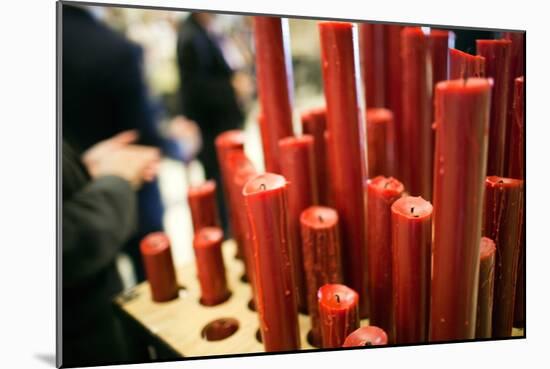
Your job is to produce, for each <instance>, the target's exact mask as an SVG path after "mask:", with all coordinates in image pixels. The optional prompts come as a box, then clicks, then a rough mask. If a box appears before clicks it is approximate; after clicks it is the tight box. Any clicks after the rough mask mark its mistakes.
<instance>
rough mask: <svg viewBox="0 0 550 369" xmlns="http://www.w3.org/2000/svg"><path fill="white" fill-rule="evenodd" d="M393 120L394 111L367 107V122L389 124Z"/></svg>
mask: <svg viewBox="0 0 550 369" xmlns="http://www.w3.org/2000/svg"><path fill="white" fill-rule="evenodd" d="M392 120H393V113H392V111H391V110H389V109H385V108H370V109H367V124H388V123H390V122H391V121H392Z"/></svg>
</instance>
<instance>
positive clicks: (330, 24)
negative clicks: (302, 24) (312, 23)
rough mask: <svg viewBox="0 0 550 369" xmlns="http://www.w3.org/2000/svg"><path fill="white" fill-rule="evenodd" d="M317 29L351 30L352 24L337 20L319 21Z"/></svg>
mask: <svg viewBox="0 0 550 369" xmlns="http://www.w3.org/2000/svg"><path fill="white" fill-rule="evenodd" d="M318 24H319V29H321V30H323V29H331V28H332V29H334V30H338V29H340V30H351V29H352V28H353V24H352V23H350V22H338V21H321V22H319V23H318Z"/></svg>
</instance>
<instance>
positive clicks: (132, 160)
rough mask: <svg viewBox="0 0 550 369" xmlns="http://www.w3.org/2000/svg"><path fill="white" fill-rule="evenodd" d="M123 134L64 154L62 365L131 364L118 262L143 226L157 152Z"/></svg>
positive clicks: (65, 150)
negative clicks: (118, 304)
mask: <svg viewBox="0 0 550 369" xmlns="http://www.w3.org/2000/svg"><path fill="white" fill-rule="evenodd" d="M136 139H137V133H136V132H135V131H126V132H122V133H120V134H118V135H116V136H114V137H112V138H110V139H107V140H104V141H102V142H100V143H98V144H96V145H94V146H92V147H91V148H89V149H88V150H87V151H85V152H84V154H83V155H82V156H81V155H79V154H78V153H77V152H76V151H75V150H74V149H73V148H72V147H71V146H70V144H68V143H67V142H66V141H65V140H63V144H62V145H63V148H62V163H63V166H62V181H63V182H62V186H63V188H62V209H63V210H62V228H63V231H62V232H63V238H62V252H63V254H62V263H61V268H62V269H61V270H62V277H63V280H62V286H63V292H62V326H63V331H62V342H63V365H64V366H81V365H98V364H102V363H115V362H122V361H127V360H129V359H130V356H129V351H128V347H127V346H126V341H125V339H124V336H123V333H122V331H121V327H120V323H119V321H118V319H117V317H116V316H115V314H114V311H113V307H112V298H113V297H114V296H115V295H116V294H118V293H119V292H121V291H122V282H121V279H120V276H119V274H118V270H117V268H116V257H117V254H118V253H119V252H120V251H121V249H122V247H123V245H124V244H125V242H126V241H127V240H128V239H129V238H130V237H131V235H132V233H133V232H134V231H135V227H136V225H137V198H136V194H135V191H136V190H137V189H139V188H140V186H141V185H142V184H143V183H146V182H151V181H152V180H153V179H154V178H155V176H156V171H157V167H158V161H159V159H160V155H159V151H158V149H156V148H152V147H147V146H141V145H133V144H132V143H133V142H134V141H136Z"/></svg>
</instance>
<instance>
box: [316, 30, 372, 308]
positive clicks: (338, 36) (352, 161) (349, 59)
mask: <svg viewBox="0 0 550 369" xmlns="http://www.w3.org/2000/svg"><path fill="white" fill-rule="evenodd" d="M354 29H355V26H354V25H352V24H351V23H344V22H320V23H319V33H320V40H321V54H322V71H323V82H324V90H325V100H326V103H327V124H328V130H329V132H330V137H329V141H328V142H329V145H328V155H329V157H330V159H329V160H330V164H331V167H330V177H331V186H330V187H331V191H332V197H333V201H334V204H333V206H334V208H335V209H336V210H337V211H338V216H339V217H340V225H341V231H342V246H343V249H342V261H343V271H344V281H345V283H346V284H347V285H349V286H350V287H351V288H353V289H354V290H356V291H357V293H358V294H359V295H361V296H365V295H366V293H367V278H366V277H367V273H366V269H365V264H366V252H365V248H366V232H365V228H366V219H365V218H366V214H365V213H366V206H365V205H366V202H365V199H364V189H363V185H364V184H366V180H367V177H368V172H367V151H366V150H367V148H366V131H365V125H364V123H363V122H362V120H363V118H364V117H363V116H362V113H361V112H360V109H359V106H360V103H359V95H360V94H359V82H360V81H359V75H358V71H357V68H358V67H359V66H358V65H356V62H355V59H356V56H357V50H356V46H355V44H354V37H355V36H354V34H356V32H355V31H354ZM366 302H367V299H366V296H365V298H362V299H361V302H360V304H361V306H360V308H359V310H360V314H361V316H362V317H363V316H366V315H367V312H368V310H367V303H366Z"/></svg>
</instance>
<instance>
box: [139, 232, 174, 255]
mask: <svg viewBox="0 0 550 369" xmlns="http://www.w3.org/2000/svg"><path fill="white" fill-rule="evenodd" d="M139 248H140V250H141V253H142V254H144V255H156V254H160V253H161V252H163V251H165V250H166V249H170V239H169V238H168V236H167V235H166V234H165V233H164V232H153V233H149V234H148V235H147V236H145V237H144V238H143V239H142V240H141V243H140V245H139Z"/></svg>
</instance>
